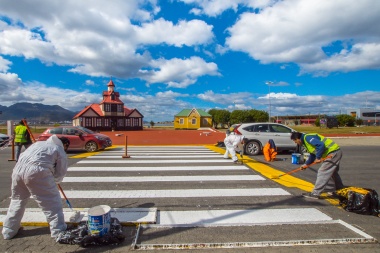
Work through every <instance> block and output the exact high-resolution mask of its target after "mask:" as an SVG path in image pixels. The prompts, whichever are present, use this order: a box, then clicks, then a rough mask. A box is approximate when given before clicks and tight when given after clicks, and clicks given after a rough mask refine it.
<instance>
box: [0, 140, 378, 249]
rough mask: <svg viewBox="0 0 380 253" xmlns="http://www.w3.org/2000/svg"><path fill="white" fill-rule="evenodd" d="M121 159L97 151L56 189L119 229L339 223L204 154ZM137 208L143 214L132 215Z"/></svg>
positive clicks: (173, 150)
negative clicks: (97, 209) (101, 211)
mask: <svg viewBox="0 0 380 253" xmlns="http://www.w3.org/2000/svg"><path fill="white" fill-rule="evenodd" d="M124 154H125V152H124V149H121V148H120V149H118V150H109V151H104V152H102V153H98V154H95V155H92V156H89V157H87V158H84V159H82V160H80V161H78V162H77V163H75V164H74V165H73V166H71V167H69V169H68V174H67V176H66V177H65V178H64V180H63V182H62V185H63V187H64V189H65V194H66V196H67V198H68V199H70V201H71V203H72V204H73V203H74V204H75V206H74V208H82V209H83V210H87V209H88V208H90V207H93V206H96V205H102V204H107V205H110V206H111V207H112V208H114V209H113V212H114V213H115V217H116V216H117V217H120V219H122V220H121V222H123V223H128V222H132V223H133V222H134V223H138V222H142V223H152V224H155V226H158V227H160V226H169V227H175V226H221V225H223V226H246V225H254V226H264V225H271V226H274V225H282V224H294V225H297V224H315V225H316V226H318V224H342V222H341V223H339V222H334V220H333V219H332V218H331V217H330V216H328V215H326V214H325V213H323V212H321V211H320V210H318V209H316V208H311V207H308V206H305V207H299V206H298V207H297V206H296V207H293V208H292V207H291V204H288V203H291V198H293V196H292V194H291V193H290V192H289V191H287V190H285V189H283V188H281V187H279V185H277V184H276V183H274V182H272V181H268V180H266V179H265V178H264V177H262V176H261V175H256V174H255V172H254V171H252V170H251V169H249V168H248V167H246V166H244V165H235V164H233V163H232V160H231V159H223V155H221V154H219V153H216V152H214V151H211V150H209V149H207V148H205V147H198V146H197V147H183V146H170V147H167V146H154V147H148V146H146V147H129V148H128V154H129V155H130V156H131V158H122V156H123V155H124ZM62 197H63V196H62ZM142 207H147V208H145V209H147V211H146V210H145V211H144V210H140V209H138V210H137V211H136V210H135V209H136V208H142ZM152 207H154V208H152ZM123 208H124V209H125V208H127V209H128V208H130V209H134V210H132V211H131V212H132V213H133V215H132V216H133V218H131V215H126V216H125V215H124V214H123V213H122V212H123V210H124V209H123ZM143 209H144V208H143ZM152 210H153V211H154V212H156V211H157V214H156V215H154V214H152ZM34 212H35V210H34ZM39 215H40V216H38V217H42V218H43V215H42V216H41V214H39ZM148 216H149V218H144V217H148ZM152 217H154V218H152ZM0 218H1V219H4V215H0ZM24 218H28V219H31V220H32V221H33V222H35V221H36V220H38V219H41V218H36V214H35V213H33V212H28V209H27V211H26V215H25V217H24ZM156 218H157V220H156ZM149 219H150V220H149ZM152 219H153V220H152ZM133 220H135V221H133ZM152 226H153V225H152ZM344 226H345V227H346V228H347V229H351V230H354V229H352V228H351V227H350V226H349V225H344ZM355 232H357V231H355ZM139 233H140V232H138V233H137V235H136V242H137V241H138V240H137V237H138V236H139ZM357 233H358V232H357ZM361 235H362V236H363V237H364V239H360V240H369V241H370V240H372V239H373V238H372V237H371V236H369V235H366V234H365V233H362V234H361ZM371 238H372V239H371ZM313 240H314V242H315V244H320V243H323V240H320V239H319V238H317V239H315V238H311V239H308V240H305V242H306V241H313ZM345 241H346V239H345V238H343V239H334V240H333V239H331V242H339V243H343V242H345ZM180 243H181V242H180V241H179V242H178V244H180ZM282 243H283V242H282ZM301 243H302V242H301ZM329 243H330V241H329ZM274 244H275V243H274ZM152 245H153V246H152ZM159 245H161V246H162V244H157V245H156V244H150V245H148V246H146V245H145V246H144V245H143V242H141V243H140V244H135V245H134V247H136V248H139V247H140V248H144V247H145V248H146V249H155V247H160V246H159ZM285 245H286V243H285ZM192 246H196V245H192ZM220 246H221V247H224V246H225V247H228V243H226V245H224V244H220ZM163 247H164V246H163Z"/></svg>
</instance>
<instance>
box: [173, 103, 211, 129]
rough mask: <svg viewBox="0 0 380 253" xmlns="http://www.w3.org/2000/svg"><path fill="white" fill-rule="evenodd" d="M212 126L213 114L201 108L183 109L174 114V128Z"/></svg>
mask: <svg viewBox="0 0 380 253" xmlns="http://www.w3.org/2000/svg"><path fill="white" fill-rule="evenodd" d="M201 127H212V116H211V115H210V114H208V113H207V112H205V111H204V110H201V109H195V108H194V109H183V110H182V111H181V112H179V113H178V114H176V115H174V129H198V128H201Z"/></svg>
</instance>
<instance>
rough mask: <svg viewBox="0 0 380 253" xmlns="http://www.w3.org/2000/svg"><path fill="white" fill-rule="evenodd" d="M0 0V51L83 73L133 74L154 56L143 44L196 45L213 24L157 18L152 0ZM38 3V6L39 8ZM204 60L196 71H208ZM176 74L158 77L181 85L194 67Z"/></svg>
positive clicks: (203, 41)
mask: <svg viewBox="0 0 380 253" xmlns="http://www.w3.org/2000/svg"><path fill="white" fill-rule="evenodd" d="M2 2H3V3H2V8H1V14H2V15H4V16H7V17H9V18H10V19H11V21H12V23H10V24H9V25H6V24H5V23H4V22H2V23H1V26H2V27H5V28H4V30H2V31H1V32H0V52H1V53H2V54H5V55H12V56H22V57H25V58H27V59H39V60H40V61H42V62H44V63H48V64H52V63H53V64H57V65H60V66H72V68H71V69H70V71H71V72H74V73H79V74H85V75H89V76H96V77H99V76H114V77H118V78H124V79H128V78H136V77H138V75H139V70H140V69H144V68H149V67H150V64H151V63H152V62H153V63H154V62H155V60H154V59H153V61H152V56H151V54H150V53H149V50H148V48H149V46H156V45H160V46H172V47H173V46H174V47H182V46H199V45H207V44H209V43H211V42H212V40H213V38H214V35H213V32H212V29H213V27H212V26H211V25H208V24H207V23H206V22H204V21H202V20H196V19H195V20H181V21H178V23H176V24H173V22H171V21H167V20H164V19H163V18H159V19H156V20H155V19H154V15H156V14H157V13H158V12H159V11H160V7H159V6H157V1H156V0H149V1H148V0H146V1H138V0H130V1H124V0H115V1H113V2H112V4H105V3H104V1H101V0H97V1H91V5H90V6H89V5H88V2H87V1H74V0H68V1H65V4H61V3H59V2H56V1H50V2H45V1H41V0H36V1H34V2H33V3H31V2H29V1H23V0H20V1H17V2H12V1H2ZM42 5H43V6H44V8H40V6H42ZM21 6H22V7H21ZM57 10H59V11H57ZM155 57H156V56H155ZM160 57H162V56H160ZM157 61H162V60H161V59H158V60H157ZM168 61H169V62H170V61H172V60H168ZM184 62H186V61H184ZM213 64H214V63H213ZM210 65H211V64H206V65H205V66H206V71H205V72H204V73H202V74H201V75H208V71H209V70H208V68H209V67H208V66H210ZM211 72H212V71H211ZM149 74H152V75H153V76H151V77H149ZM173 76H175V75H173ZM144 77H145V79H144V80H146V81H147V82H149V80H153V81H155V80H156V79H157V73H156V72H147V73H145V75H144ZM182 77H183V78H184V79H181V75H177V76H176V79H175V80H168V79H165V78H164V79H163V80H165V82H166V83H167V84H169V86H173V87H174V86H179V87H186V86H188V85H191V84H193V83H194V82H196V80H197V77H198V76H197V74H196V73H194V74H189V75H182ZM158 79H160V78H158Z"/></svg>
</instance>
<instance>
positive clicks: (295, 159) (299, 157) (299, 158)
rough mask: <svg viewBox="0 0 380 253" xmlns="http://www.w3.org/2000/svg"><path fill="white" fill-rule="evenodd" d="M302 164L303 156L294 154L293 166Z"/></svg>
mask: <svg viewBox="0 0 380 253" xmlns="http://www.w3.org/2000/svg"><path fill="white" fill-rule="evenodd" d="M300 163H301V154H299V153H293V154H292V164H300Z"/></svg>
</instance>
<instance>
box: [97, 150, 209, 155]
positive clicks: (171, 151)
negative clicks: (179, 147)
mask: <svg viewBox="0 0 380 253" xmlns="http://www.w3.org/2000/svg"><path fill="white" fill-rule="evenodd" d="M124 153H125V151H123V150H120V151H104V152H102V153H100V154H124ZM129 153H132V154H215V153H216V152H215V151H212V150H189V151H174V150H160V151H158V150H155V151H150V150H132V151H131V150H129V149H128V154H129Z"/></svg>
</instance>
